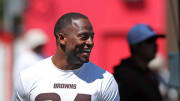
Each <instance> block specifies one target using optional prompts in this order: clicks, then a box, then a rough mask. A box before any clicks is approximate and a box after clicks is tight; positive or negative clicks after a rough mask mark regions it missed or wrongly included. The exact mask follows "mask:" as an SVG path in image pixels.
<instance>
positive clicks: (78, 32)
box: [65, 18, 94, 64]
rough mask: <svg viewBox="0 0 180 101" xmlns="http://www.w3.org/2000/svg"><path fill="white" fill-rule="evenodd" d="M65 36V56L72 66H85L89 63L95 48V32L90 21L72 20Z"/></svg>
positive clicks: (82, 19)
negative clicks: (92, 50)
mask: <svg viewBox="0 0 180 101" xmlns="http://www.w3.org/2000/svg"><path fill="white" fill-rule="evenodd" d="M67 29H68V31H67V33H66V35H65V39H66V40H65V54H66V55H67V61H68V63H70V64H83V63H85V62H88V61H89V56H90V53H91V49H92V48H93V46H94V41H93V38H94V31H93V28H92V25H91V23H90V22H89V20H88V19H84V18H80V19H76V20H72V25H69V28H67Z"/></svg>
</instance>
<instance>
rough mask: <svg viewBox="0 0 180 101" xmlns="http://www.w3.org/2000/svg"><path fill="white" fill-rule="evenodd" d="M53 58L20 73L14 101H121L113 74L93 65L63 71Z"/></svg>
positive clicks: (87, 64)
mask: <svg viewBox="0 0 180 101" xmlns="http://www.w3.org/2000/svg"><path fill="white" fill-rule="evenodd" d="M51 58H52V57H49V58H47V59H44V60H42V61H40V62H38V63H37V64H35V65H33V66H32V67H30V68H27V69H26V70H23V71H22V72H21V73H20V75H19V77H18V78H17V79H16V81H17V82H18V83H17V84H18V85H17V86H16V87H17V88H15V91H14V98H13V101H120V98H119V92H118V85H117V83H116V81H115V79H114V77H113V76H112V74H110V73H109V72H107V71H105V70H104V69H102V68H100V67H98V66H97V65H95V64H93V63H91V62H88V63H85V64H83V66H82V67H81V68H79V69H75V70H61V69H58V68H57V67H55V66H54V64H53V63H52V60H51Z"/></svg>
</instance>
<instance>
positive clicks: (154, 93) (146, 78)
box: [114, 24, 164, 101]
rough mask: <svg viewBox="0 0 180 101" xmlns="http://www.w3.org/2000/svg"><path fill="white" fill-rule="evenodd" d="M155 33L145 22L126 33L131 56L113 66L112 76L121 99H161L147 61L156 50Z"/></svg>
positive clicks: (158, 100) (154, 100)
mask: <svg viewBox="0 0 180 101" xmlns="http://www.w3.org/2000/svg"><path fill="white" fill-rule="evenodd" d="M159 37H164V35H158V34H156V33H155V32H154V31H153V29H152V28H151V27H150V26H149V25H146V24H136V25H135V26H134V27H133V28H132V29H131V30H130V31H129V33H128V36H127V40H128V44H129V46H130V52H131V57H130V58H127V59H124V60H123V61H122V62H121V64H119V65H118V66H116V67H115V70H114V77H115V79H116V80H117V82H118V85H119V92H120V93H121V101H162V97H161V95H160V92H159V90H158V81H157V78H156V75H155V74H153V72H151V71H150V70H149V69H148V63H149V62H150V61H151V60H152V59H153V58H154V57H155V55H156V52H157V44H156V40H157V38H159Z"/></svg>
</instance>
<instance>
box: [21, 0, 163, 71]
mask: <svg viewBox="0 0 180 101" xmlns="http://www.w3.org/2000/svg"><path fill="white" fill-rule="evenodd" d="M125 1H126V0H29V4H28V6H27V9H26V11H25V14H24V25H25V27H24V28H25V30H24V31H27V30H28V29H31V28H42V29H43V30H45V32H47V35H48V36H49V43H48V45H47V46H46V47H45V53H46V54H47V55H48V56H50V55H53V54H54V53H55V51H56V44H55V38H54V35H53V30H54V24H55V22H56V20H57V19H58V18H59V17H60V16H61V15H62V14H64V13H67V12H80V13H83V14H85V15H87V16H88V17H89V19H90V20H91V22H92V24H93V26H94V31H95V39H94V41H95V46H94V48H93V51H92V54H91V61H92V62H94V63H96V64H97V65H99V66H101V67H103V68H105V69H106V70H108V71H110V72H113V66H115V65H117V64H118V63H119V62H120V61H121V59H122V58H125V57H127V56H129V55H130V54H129V49H128V45H127V42H126V35H127V32H128V30H129V29H130V28H131V27H132V26H133V25H134V24H136V23H146V24H149V25H151V26H152V27H153V28H154V29H155V30H156V32H158V33H166V22H165V20H166V0H137V1H140V2H137V3H127V2H125ZM129 1H130V0H129ZM132 1H133V0H132ZM158 44H159V53H161V54H163V55H165V56H166V40H163V39H161V40H158Z"/></svg>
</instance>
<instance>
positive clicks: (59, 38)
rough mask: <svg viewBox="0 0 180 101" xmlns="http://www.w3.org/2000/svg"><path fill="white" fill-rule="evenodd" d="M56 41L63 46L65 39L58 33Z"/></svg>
mask: <svg viewBox="0 0 180 101" xmlns="http://www.w3.org/2000/svg"><path fill="white" fill-rule="evenodd" d="M58 40H59V43H60V44H62V45H65V43H66V38H65V35H64V34H63V33H58Z"/></svg>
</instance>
